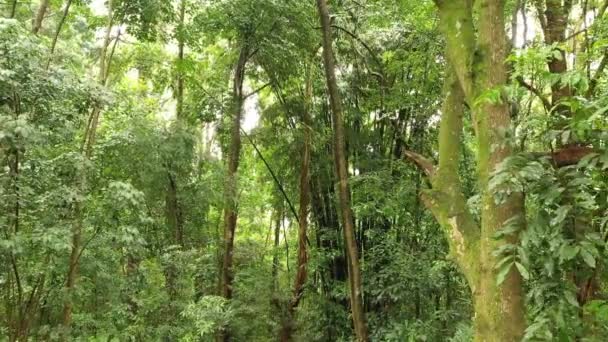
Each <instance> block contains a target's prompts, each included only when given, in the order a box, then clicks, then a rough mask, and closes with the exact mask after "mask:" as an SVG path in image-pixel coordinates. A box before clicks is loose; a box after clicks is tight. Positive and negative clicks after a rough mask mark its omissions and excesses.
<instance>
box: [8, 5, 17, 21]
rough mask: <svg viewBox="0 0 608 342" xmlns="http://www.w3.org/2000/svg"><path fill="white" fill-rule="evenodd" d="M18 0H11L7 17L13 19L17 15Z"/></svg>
mask: <svg viewBox="0 0 608 342" xmlns="http://www.w3.org/2000/svg"><path fill="white" fill-rule="evenodd" d="M18 3H19V0H13V4H12V5H11V12H10V14H9V18H11V19H13V18H15V16H16V15H17V4H18Z"/></svg>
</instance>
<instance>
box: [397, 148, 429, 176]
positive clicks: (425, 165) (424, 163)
mask: <svg viewBox="0 0 608 342" xmlns="http://www.w3.org/2000/svg"><path fill="white" fill-rule="evenodd" d="M403 157H404V158H405V159H409V160H410V161H412V162H413V163H414V164H416V166H417V167H418V168H419V169H420V170H422V171H423V172H424V173H425V174H426V176H427V177H429V178H430V179H431V180H432V179H433V177H434V176H435V164H433V162H432V161H431V160H429V159H428V158H426V157H424V156H422V155H421V154H418V153H416V152H412V151H408V150H404V151H403Z"/></svg>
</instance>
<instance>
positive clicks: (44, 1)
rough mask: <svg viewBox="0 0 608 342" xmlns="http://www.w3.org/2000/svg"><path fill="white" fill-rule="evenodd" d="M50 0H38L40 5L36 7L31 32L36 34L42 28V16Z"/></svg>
mask: <svg viewBox="0 0 608 342" xmlns="http://www.w3.org/2000/svg"><path fill="white" fill-rule="evenodd" d="M49 2H50V0H40V6H39V7H38V11H37V12H36V17H35V18H34V22H33V24H32V33H33V34H38V32H40V29H41V28H42V22H43V21H44V16H45V15H46V11H47V9H48V8H49Z"/></svg>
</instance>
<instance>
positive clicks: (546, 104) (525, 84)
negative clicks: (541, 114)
mask: <svg viewBox="0 0 608 342" xmlns="http://www.w3.org/2000/svg"><path fill="white" fill-rule="evenodd" d="M516 80H517V83H519V85H521V86H522V87H524V88H526V89H528V90H529V91H530V92H531V93H532V94H534V95H536V97H538V99H539V100H540V101H541V102H542V103H543V107H545V109H546V110H547V111H548V112H550V111H551V103H550V102H549V100H547V98H546V97H545V96H544V95H543V94H542V93H541V92H540V90H538V89H536V88H535V87H533V86H532V85H531V84H529V83H528V82H526V80H524V78H523V77H522V76H517V77H516Z"/></svg>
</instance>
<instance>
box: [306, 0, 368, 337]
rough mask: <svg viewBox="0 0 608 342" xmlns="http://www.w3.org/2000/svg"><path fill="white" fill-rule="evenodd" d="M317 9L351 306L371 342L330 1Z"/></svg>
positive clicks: (362, 333)
mask: <svg viewBox="0 0 608 342" xmlns="http://www.w3.org/2000/svg"><path fill="white" fill-rule="evenodd" d="M317 7H318V10H319V16H320V21H321V30H322V33H323V61H324V65H325V75H326V79H327V88H328V91H329V99H330V105H331V112H332V120H333V129H334V132H333V135H334V164H335V168H336V174H337V177H338V195H339V196H338V197H339V199H340V211H341V214H342V226H343V227H342V229H343V232H344V243H345V245H346V246H345V247H346V254H347V264H348V271H349V272H348V279H349V284H350V304H351V311H352V317H353V325H354V328H355V333H356V336H357V340H359V341H368V340H369V336H368V331H367V322H366V319H365V312H364V311H363V287H362V285H361V283H362V280H361V269H360V266H359V255H358V254H359V253H358V249H357V243H356V240H355V231H354V230H355V227H354V219H353V213H352V209H351V206H350V205H351V204H350V189H349V186H348V166H347V164H346V156H345V142H344V122H343V117H342V103H341V98H340V92H339V89H338V85H337V82H336V75H335V66H334V57H333V49H332V34H331V24H330V21H329V10H328V8H327V1H326V0H317Z"/></svg>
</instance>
